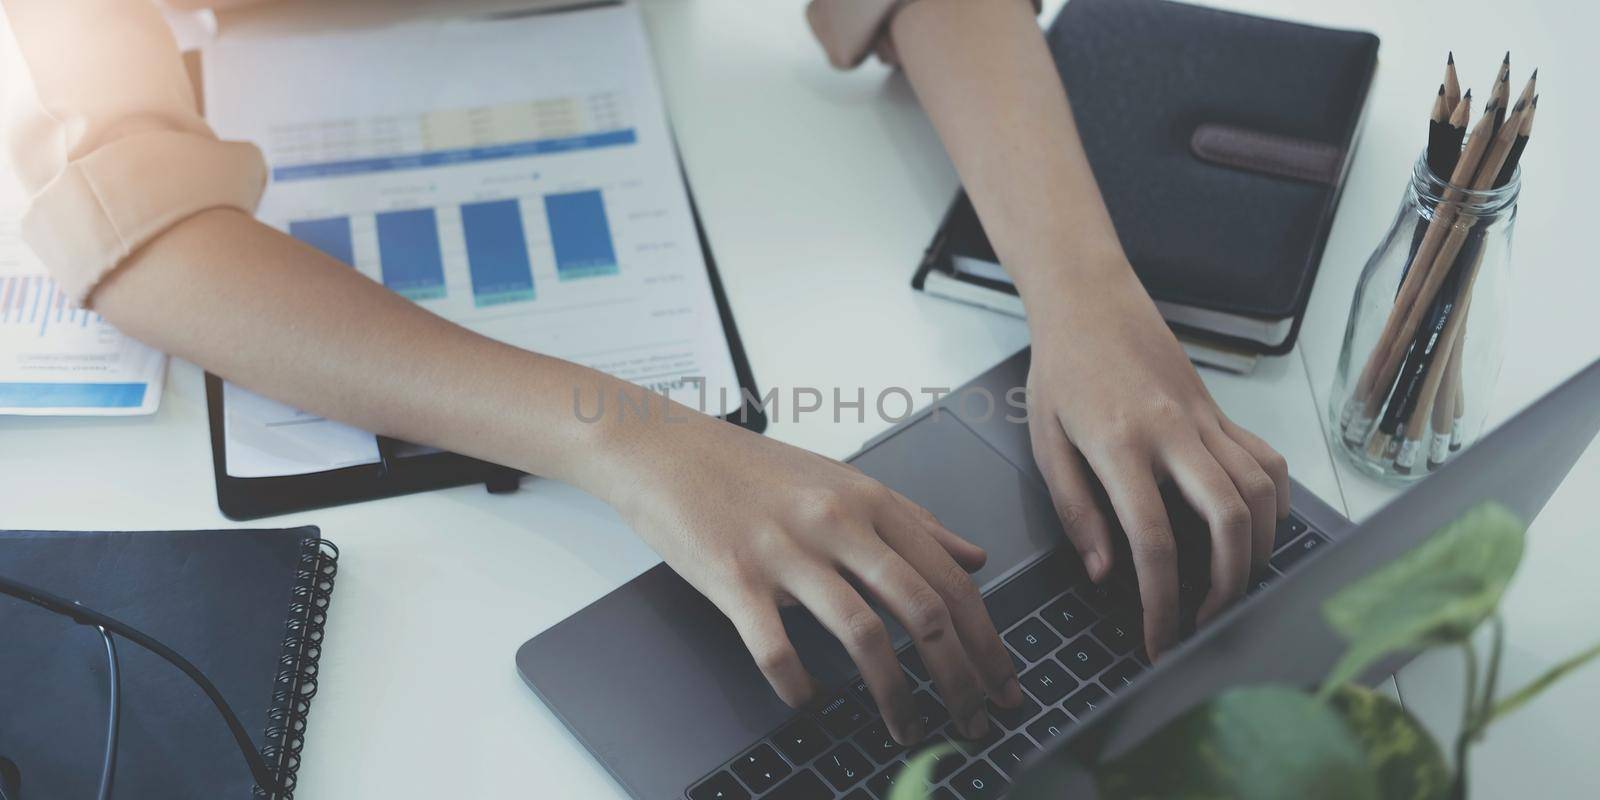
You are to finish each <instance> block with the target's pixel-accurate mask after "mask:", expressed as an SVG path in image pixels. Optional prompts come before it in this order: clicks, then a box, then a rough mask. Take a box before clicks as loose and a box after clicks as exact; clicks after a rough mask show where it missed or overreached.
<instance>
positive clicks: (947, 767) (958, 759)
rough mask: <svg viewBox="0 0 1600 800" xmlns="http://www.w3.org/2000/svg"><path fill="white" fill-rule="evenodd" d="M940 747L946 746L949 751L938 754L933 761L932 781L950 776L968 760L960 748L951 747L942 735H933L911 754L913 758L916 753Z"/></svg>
mask: <svg viewBox="0 0 1600 800" xmlns="http://www.w3.org/2000/svg"><path fill="white" fill-rule="evenodd" d="M940 747H948V748H950V750H949V752H947V753H945V754H944V755H942V756H940V757H939V760H937V761H935V762H933V782H934V783H940V782H942V781H943V780H944V779H945V778H948V777H950V776H951V775H952V774H954V773H955V771H956V770H958V769H961V768H962V767H964V766H966V764H967V761H968V759H967V757H966V756H964V755H962V754H961V751H960V750H957V749H955V748H954V747H951V744H950V740H949V739H946V738H944V737H943V736H935V737H933V738H931V739H929V740H928V741H927V742H924V743H923V744H921V745H919V746H918V747H917V753H916V755H913V756H912V758H915V757H916V756H917V755H921V754H922V753H923V752H925V751H928V750H933V749H935V748H940Z"/></svg>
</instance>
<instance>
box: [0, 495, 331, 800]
mask: <svg viewBox="0 0 1600 800" xmlns="http://www.w3.org/2000/svg"><path fill="white" fill-rule="evenodd" d="M336 554H337V551H336V550H334V549H333V548H332V546H331V545H330V544H328V543H327V542H324V541H322V540H321V539H319V538H318V536H317V529H316V528H311V527H306V528H295V529H289V530H228V531H185V532H173V533H169V532H135V533H62V532H41V531H16V532H0V574H3V575H5V576H7V577H9V578H12V579H13V580H17V581H21V582H23V583H27V584H30V585H33V586H35V587H37V588H39V589H43V590H45V591H48V592H52V593H54V594H57V595H60V596H63V597H66V598H67V599H69V600H76V601H78V602H79V603H82V604H84V605H86V606H89V607H92V608H94V609H96V610H98V611H101V612H103V613H106V614H109V615H111V616H113V617H116V618H118V619H120V620H121V621H123V622H125V623H127V624H129V625H132V626H133V627H135V628H138V629H140V630H142V631H143V632H145V633H147V634H149V635H151V636H153V637H155V638H156V639H158V640H160V641H162V642H163V643H165V644H166V645H168V646H169V647H171V648H173V649H174V650H177V651H178V653H180V654H181V655H183V656H184V657H185V658H187V659H189V660H190V661H192V662H193V663H194V664H195V666H197V667H199V668H200V670H201V671H202V672H204V673H205V674H206V676H207V677H208V678H210V679H211V681H212V682H213V683H214V684H216V686H217V688H218V690H219V691H221V692H222V694H223V696H224V697H225V698H227V700H228V704H229V705H231V706H232V707H233V710H234V713H236V714H238V716H239V719H240V721H241V722H242V723H243V724H244V726H245V729H246V730H247V731H249V732H250V733H251V736H252V738H253V740H254V742H255V744H256V746H257V749H258V751H260V752H262V753H263V755H265V756H266V761H267V763H268V765H269V766H271V767H273V768H274V769H276V770H278V774H279V775H280V779H282V778H288V779H289V780H290V781H292V779H293V774H294V771H295V769H296V768H297V767H298V763H299V756H298V753H299V747H300V741H301V737H302V735H303V730H304V728H303V726H304V724H305V712H306V711H307V710H308V709H309V702H310V695H311V694H312V693H314V691H315V688H316V660H317V657H318V656H319V655H320V644H318V642H319V641H320V639H321V635H322V619H323V612H322V611H321V610H317V608H316V606H318V605H322V606H325V605H326V602H327V599H328V598H327V596H328V592H330V591H331V590H332V580H333V571H334V568H335V566H336ZM0 632H3V633H0V756H4V757H6V758H8V759H10V760H11V761H13V762H15V763H16V765H17V766H18V767H19V768H20V770H21V773H22V787H21V789H22V796H23V797H25V798H30V799H31V798H39V799H40V800H47V799H48V800H57V799H59V800H74V799H75V798H92V797H94V796H95V791H96V789H97V788H98V785H99V779H100V765H101V764H100V762H101V757H102V755H103V754H104V750H105V736H106V727H105V726H106V714H107V712H108V705H107V700H108V691H109V688H108V686H107V678H106V653H105V645H104V643H103V642H102V641H101V639H100V635H99V633H98V632H96V631H95V630H94V629H93V628H90V627H87V626H83V625H78V624H76V623H74V622H72V621H71V620H68V619H66V618H64V617H60V616H56V615H55V614H52V613H50V612H48V611H45V610H43V609H41V608H38V607H36V606H33V605H28V604H26V603H23V602H22V601H20V600H16V599H14V598H11V597H5V596H0ZM117 655H118V658H119V661H120V664H121V671H122V723H121V737H120V741H119V747H118V758H117V771H116V779H115V783H114V784H113V793H112V796H113V797H116V798H162V800H190V798H193V799H194V800H249V799H250V798H251V797H252V787H253V786H254V781H253V780H252V779H251V776H250V771H249V769H248V767H246V765H245V761H244V758H243V757H242V756H241V755H240V753H239V751H238V748H237V746H236V745H235V744H234V741H233V739H232V737H231V736H230V735H229V733H228V728H227V726H226V724H224V722H223V721H222V717H221V716H220V715H219V714H218V713H217V712H216V709H214V708H213V707H212V706H211V704H210V702H209V701H207V699H206V697H205V695H204V694H203V693H202V692H201V691H200V689H199V688H198V687H197V686H195V685H194V684H193V683H192V682H190V680H189V679H188V677H187V676H185V675H184V674H183V673H181V672H179V671H178V670H177V669H176V668H174V667H173V666H171V665H169V664H168V663H167V662H165V661H163V660H161V659H160V657H158V656H156V655H154V654H152V653H150V652H148V651H146V650H144V649H143V648H141V647H139V646H138V645H136V644H133V643H132V642H129V641H127V640H125V639H121V638H120V637H119V638H118V639H117ZM290 697H298V698H299V700H300V701H302V703H303V704H302V703H296V704H294V705H293V706H291V703H290V702H289V700H288V698H290ZM296 728H298V729H299V730H298V731H296V730H295V729H296Z"/></svg>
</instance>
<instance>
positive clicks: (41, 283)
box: [0, 275, 100, 338]
mask: <svg viewBox="0 0 1600 800" xmlns="http://www.w3.org/2000/svg"><path fill="white" fill-rule="evenodd" d="M91 322H93V323H98V322H100V315H99V314H96V313H94V312H93V311H89V310H87V309H82V308H78V307H76V306H74V305H73V304H72V303H70V302H68V300H67V294H66V292H64V291H62V290H61V287H60V286H57V285H56V282H55V281H54V280H52V279H50V278H48V277H45V276H43V275H8V276H4V277H0V325H5V326H21V327H28V328H32V329H34V330H35V331H36V332H37V335H38V336H39V337H40V338H43V337H44V336H45V335H47V334H48V333H49V332H50V328H51V327H52V326H60V325H71V326H74V327H78V328H86V327H88V326H89V324H90V323H91Z"/></svg>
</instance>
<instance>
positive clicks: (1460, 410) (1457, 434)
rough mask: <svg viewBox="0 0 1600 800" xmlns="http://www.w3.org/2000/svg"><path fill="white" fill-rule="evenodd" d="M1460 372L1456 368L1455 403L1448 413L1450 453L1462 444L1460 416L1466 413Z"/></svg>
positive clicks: (1465, 396)
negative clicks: (1449, 418)
mask: <svg viewBox="0 0 1600 800" xmlns="http://www.w3.org/2000/svg"><path fill="white" fill-rule="evenodd" d="M1460 373H1461V370H1459V369H1458V370H1456V374H1457V377H1458V379H1457V380H1456V403H1455V408H1453V409H1451V413H1450V416H1451V420H1450V452H1452V453H1454V452H1455V451H1457V450H1460V449H1461V445H1462V444H1463V442H1462V438H1463V437H1462V430H1461V417H1462V416H1463V415H1465V414H1466V413H1467V393H1466V390H1465V389H1462V388H1461V385H1462V384H1461V381H1460V380H1459V376H1460Z"/></svg>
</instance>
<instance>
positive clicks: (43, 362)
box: [0, 231, 166, 415]
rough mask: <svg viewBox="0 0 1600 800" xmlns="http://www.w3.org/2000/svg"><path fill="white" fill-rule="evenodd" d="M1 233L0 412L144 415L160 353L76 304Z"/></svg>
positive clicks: (155, 385) (159, 375)
mask: <svg viewBox="0 0 1600 800" xmlns="http://www.w3.org/2000/svg"><path fill="white" fill-rule="evenodd" d="M7 233H8V231H0V414H29V415H118V414H148V413H151V412H153V411H155V409H156V406H157V404H158V403H159V402H160V399H161V387H162V382H163V378H164V377H165V373H166V357H165V356H164V355H162V354H161V353H159V352H156V351H155V350H152V349H150V348H148V347H145V346H144V345H142V344H139V343H138V342H135V341H133V340H132V339H129V338H128V337H126V336H123V335H122V334H121V333H119V332H117V330H116V329H115V328H113V327H111V325H110V324H108V323H107V322H106V321H105V320H104V319H102V318H101V317H100V315H99V314H96V313H94V312H93V311H89V310H88V309H83V308H78V307H76V306H75V305H74V304H73V303H72V302H71V301H70V299H69V298H68V297H67V294H66V292H64V291H63V290H62V289H61V287H60V286H58V285H56V282H55V281H54V280H52V279H51V278H50V276H49V275H47V274H45V273H44V272H42V271H35V270H36V269H37V268H38V265H37V264H36V263H35V264H30V263H25V262H27V261H30V260H31V256H30V255H28V254H26V253H24V252H23V251H22V249H21V248H20V246H19V245H18V244H17V243H16V241H15V239H14V238H11V237H8V236H7Z"/></svg>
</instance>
